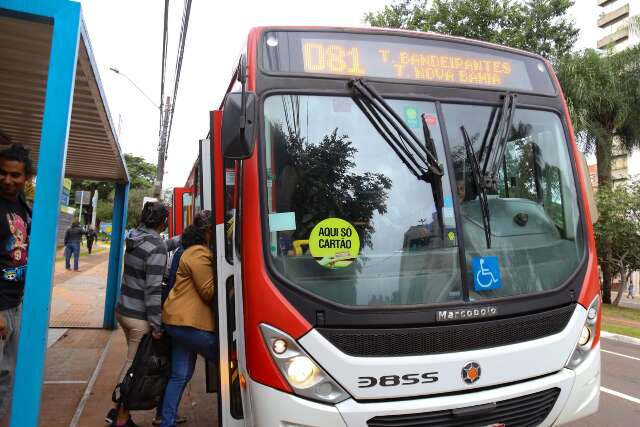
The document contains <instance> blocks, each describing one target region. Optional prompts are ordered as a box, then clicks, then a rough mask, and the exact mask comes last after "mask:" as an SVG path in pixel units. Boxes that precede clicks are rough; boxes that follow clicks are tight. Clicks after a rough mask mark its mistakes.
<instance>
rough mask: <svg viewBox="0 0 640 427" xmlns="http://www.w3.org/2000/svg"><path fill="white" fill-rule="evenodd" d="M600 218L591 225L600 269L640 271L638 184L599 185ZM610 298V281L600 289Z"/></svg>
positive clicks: (639, 187) (639, 200) (639, 197)
mask: <svg viewBox="0 0 640 427" xmlns="http://www.w3.org/2000/svg"><path fill="white" fill-rule="evenodd" d="M597 203H598V210H599V211H600V219H599V220H598V222H597V223H596V224H594V233H595V236H596V247H597V251H598V262H599V263H600V265H601V267H602V268H603V269H608V270H609V271H610V272H617V273H619V274H620V275H621V276H622V278H623V282H624V278H625V277H626V276H625V272H628V271H634V270H640V252H639V251H638V247H640V184H639V183H635V184H630V185H627V186H623V185H620V186H616V187H615V188H608V187H605V188H599V189H598V193H597ZM603 291H604V293H605V296H604V299H605V301H611V286H610V283H605V285H604V289H603Z"/></svg>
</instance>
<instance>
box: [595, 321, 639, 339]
mask: <svg viewBox="0 0 640 427" xmlns="http://www.w3.org/2000/svg"><path fill="white" fill-rule="evenodd" d="M602 329H603V330H605V331H607V332H612V333H614V334H620V335H626V336H628V337H635V338H640V328H634V327H632V326H623V325H616V324H614V323H610V322H608V321H607V320H606V319H603V320H602Z"/></svg>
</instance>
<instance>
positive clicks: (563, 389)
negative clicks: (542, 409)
mask: <svg viewBox="0 0 640 427" xmlns="http://www.w3.org/2000/svg"><path fill="white" fill-rule="evenodd" d="M247 386H248V389H249V392H250V394H251V405H252V413H253V419H254V420H255V421H254V423H255V425H256V426H260V427H263V426H264V427H273V426H282V427H325V426H326V427H342V426H344V427H366V426H367V421H368V420H370V419H371V418H374V417H384V416H393V415H403V414H416V413H424V412H434V411H442V410H448V409H458V408H466V407H470V406H476V405H483V404H487V403H492V402H499V401H503V400H508V399H513V398H516V397H519V396H526V395H529V394H533V393H537V392H541V391H545V390H549V389H552V388H559V389H560V393H559V395H558V398H557V400H556V403H555V405H554V406H553V408H552V409H551V412H550V413H549V415H548V416H547V418H546V419H545V420H544V421H543V422H542V423H541V424H540V425H541V426H552V425H562V424H566V423H569V422H571V421H574V420H576V419H578V418H582V417H585V416H588V415H591V414H593V413H594V412H596V411H597V410H598V401H599V396H600V345H599V344H598V345H597V346H596V348H594V349H593V351H591V353H590V354H589V356H588V357H587V359H586V360H585V361H584V362H583V363H582V364H581V365H580V366H579V367H578V368H576V369H575V370H570V369H562V370H561V371H559V372H556V373H555V374H552V375H547V376H545V377H542V378H538V379H534V380H531V381H525V382H521V383H518V384H512V385H508V386H504V387H496V388H494V389H490V390H483V391H477V392H469V393H460V394H450V395H445V396H437V397H427V398H422V399H411V400H393V401H386V402H384V401H378V402H357V401H355V400H353V399H348V400H346V401H344V402H341V403H339V404H337V405H325V404H321V403H316V402H312V401H309V400H307V399H302V398H299V397H296V396H294V395H291V394H288V393H283V392H281V391H279V390H275V389H273V388H270V387H267V386H264V385H262V384H259V383H256V382H253V381H251V380H250V381H248V384H247ZM380 397H381V398H383V396H380Z"/></svg>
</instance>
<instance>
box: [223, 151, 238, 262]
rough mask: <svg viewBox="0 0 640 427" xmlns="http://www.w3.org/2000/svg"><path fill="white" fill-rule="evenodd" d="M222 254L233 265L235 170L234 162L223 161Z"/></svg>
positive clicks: (235, 197)
mask: <svg viewBox="0 0 640 427" xmlns="http://www.w3.org/2000/svg"><path fill="white" fill-rule="evenodd" d="M223 173H224V253H225V257H226V258H227V261H228V262H229V263H230V264H233V230H234V228H235V220H236V208H237V192H236V182H237V176H236V175H237V168H236V162H235V161H234V160H230V159H226V158H225V159H224V167H223Z"/></svg>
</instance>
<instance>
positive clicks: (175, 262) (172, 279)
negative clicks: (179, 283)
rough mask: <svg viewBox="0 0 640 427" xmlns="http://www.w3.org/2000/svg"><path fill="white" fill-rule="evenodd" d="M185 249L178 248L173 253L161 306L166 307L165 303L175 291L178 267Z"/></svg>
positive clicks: (163, 289)
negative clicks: (173, 290) (172, 291)
mask: <svg viewBox="0 0 640 427" xmlns="http://www.w3.org/2000/svg"><path fill="white" fill-rule="evenodd" d="M183 252H184V249H183V247H182V246H180V247H178V249H176V251H175V252H174V253H173V257H172V258H171V267H170V268H169V274H168V275H167V283H166V284H165V285H164V286H163V287H162V296H161V305H162V306H163V307H164V302H165V301H166V300H167V297H168V296H169V292H171V289H173V285H175V283H176V274H177V273H178V266H179V265H180V257H181V256H182V253H183Z"/></svg>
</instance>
